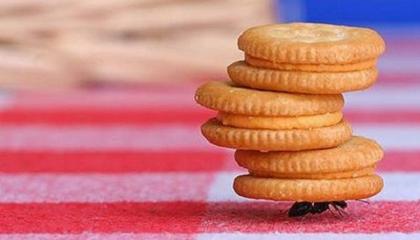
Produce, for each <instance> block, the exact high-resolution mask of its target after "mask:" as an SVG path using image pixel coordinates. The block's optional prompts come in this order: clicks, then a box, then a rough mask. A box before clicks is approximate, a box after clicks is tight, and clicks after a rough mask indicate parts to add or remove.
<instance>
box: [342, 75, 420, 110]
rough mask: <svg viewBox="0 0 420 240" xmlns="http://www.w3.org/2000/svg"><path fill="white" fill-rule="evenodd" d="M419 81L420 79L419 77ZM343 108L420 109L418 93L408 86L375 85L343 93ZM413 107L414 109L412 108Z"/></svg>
mask: <svg viewBox="0 0 420 240" xmlns="http://www.w3.org/2000/svg"><path fill="white" fill-rule="evenodd" d="M419 81H420V79H419ZM344 96H345V100H346V105H345V109H354V110H357V109H367V110H371V111H373V112H374V111H375V110H388V111H391V110H393V109H395V110H399V109H401V108H404V109H412V110H414V109H420V94H418V93H417V92H416V91H413V89H411V88H409V87H398V88H390V87H380V86H375V87H373V88H370V89H368V90H365V91H359V92H351V93H346V94H344ZM413 108H414V109H413Z"/></svg>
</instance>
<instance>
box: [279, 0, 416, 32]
mask: <svg viewBox="0 0 420 240" xmlns="http://www.w3.org/2000/svg"><path fill="white" fill-rule="evenodd" d="M277 8H278V13H279V15H278V18H279V20H280V21H282V22H290V21H305V22H325V23H333V24H345V25H354V26H358V25H360V26H373V27H380V26H392V25H395V26H397V27H398V26H401V25H419V26H420V1H418V0H417V1H416V0H365V1H363V0H278V2H277Z"/></svg>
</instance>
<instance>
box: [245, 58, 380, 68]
mask: <svg viewBox="0 0 420 240" xmlns="http://www.w3.org/2000/svg"><path fill="white" fill-rule="evenodd" d="M245 62H246V63H248V64H249V65H251V66H254V67H260V68H268V69H276V70H285V71H302V72H348V71H358V70H363V69H369V68H374V67H375V66H376V62H377V59H376V58H375V59H368V60H366V61H363V62H356V63H348V64H335V65H328V64H292V63H277V62H272V61H269V60H265V59H261V58H256V57H253V56H251V55H248V54H245Z"/></svg>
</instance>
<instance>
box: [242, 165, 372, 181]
mask: <svg viewBox="0 0 420 240" xmlns="http://www.w3.org/2000/svg"><path fill="white" fill-rule="evenodd" d="M375 167H376V165H374V166H370V167H367V168H362V169H358V170H351V171H345V172H328V173H283V172H266V171H258V170H256V171H255V170H249V174H250V175H252V176H254V177H268V178H282V179H341V178H355V177H363V176H367V175H373V174H374V173H375Z"/></svg>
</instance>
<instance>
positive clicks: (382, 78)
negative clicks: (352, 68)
mask: <svg viewBox="0 0 420 240" xmlns="http://www.w3.org/2000/svg"><path fill="white" fill-rule="evenodd" d="M377 84H378V85H380V86H381V85H393V86H401V87H407V85H419V84H420V73H417V72H414V73H380V75H379V79H378V82H377Z"/></svg>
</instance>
